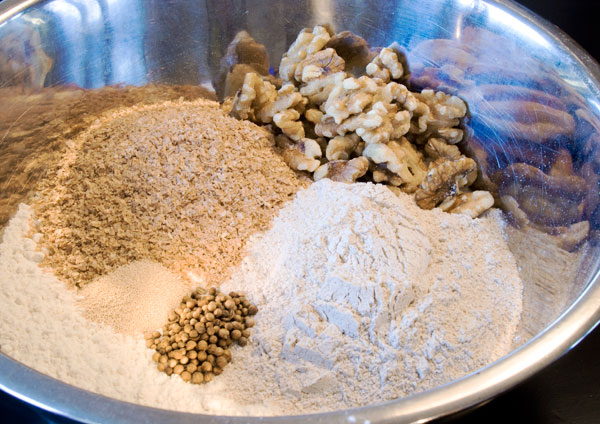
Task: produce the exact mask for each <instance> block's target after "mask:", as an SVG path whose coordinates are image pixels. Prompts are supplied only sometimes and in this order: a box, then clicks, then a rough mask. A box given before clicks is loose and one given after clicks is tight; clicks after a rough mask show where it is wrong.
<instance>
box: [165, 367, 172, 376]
mask: <svg viewBox="0 0 600 424" xmlns="http://www.w3.org/2000/svg"><path fill="white" fill-rule="evenodd" d="M165 374H167V375H171V374H173V368H171V367H166V368H165Z"/></svg>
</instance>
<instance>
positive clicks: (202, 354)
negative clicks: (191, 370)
mask: <svg viewBox="0 0 600 424" xmlns="http://www.w3.org/2000/svg"><path fill="white" fill-rule="evenodd" d="M207 356H208V354H207V353H206V352H205V351H201V352H198V356H197V357H196V360H197V361H199V362H202V361H206V358H207Z"/></svg>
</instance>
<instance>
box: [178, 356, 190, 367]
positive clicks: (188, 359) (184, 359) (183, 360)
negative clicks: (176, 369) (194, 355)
mask: <svg viewBox="0 0 600 424" xmlns="http://www.w3.org/2000/svg"><path fill="white" fill-rule="evenodd" d="M188 362H190V358H188V357H187V356H184V357H183V358H181V359H180V360H179V363H180V364H183V365H185V364H187V363H188Z"/></svg>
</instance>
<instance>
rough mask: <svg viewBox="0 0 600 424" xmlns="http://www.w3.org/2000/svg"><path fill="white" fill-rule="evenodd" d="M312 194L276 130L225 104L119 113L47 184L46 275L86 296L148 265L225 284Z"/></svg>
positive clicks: (99, 125) (41, 207)
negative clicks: (253, 240) (297, 199)
mask: <svg viewBox="0 0 600 424" xmlns="http://www.w3.org/2000/svg"><path fill="white" fill-rule="evenodd" d="M306 184H307V183H305V182H302V181H301V180H299V179H298V177H297V176H296V174H294V172H293V171H292V170H290V169H289V167H288V166H287V165H286V164H285V163H284V162H283V160H282V159H281V157H280V156H279V155H278V154H277V152H275V150H274V142H273V138H272V136H271V135H270V134H269V132H268V131H267V130H265V129H263V128H260V127H258V126H256V125H254V124H252V123H249V122H241V121H238V120H236V119H233V118H229V117H227V116H226V115H225V114H224V113H223V112H222V111H221V109H220V108H219V105H218V103H215V102H212V101H207V100H196V101H192V102H183V101H178V102H165V103H162V104H159V105H150V106H134V107H131V108H126V109H119V110H116V111H113V112H111V113H108V114H106V115H105V116H104V117H103V118H102V119H100V120H97V121H96V122H95V123H94V124H93V125H92V126H91V127H90V129H89V130H87V131H85V132H83V133H82V134H81V135H80V136H79V137H77V138H76V139H75V140H73V141H72V142H71V144H70V146H69V147H68V149H67V153H66V154H65V156H64V157H63V159H62V160H61V162H60V164H59V169H58V171H57V172H56V174H55V176H54V177H53V178H51V179H49V180H48V181H45V182H44V183H43V184H42V187H41V190H40V195H39V197H38V198H37V199H36V200H35V203H34V207H35V209H36V215H37V216H38V217H39V219H40V223H41V224H40V227H41V228H40V229H39V231H40V232H41V233H42V234H44V237H43V238H42V240H41V242H40V244H41V246H42V247H45V248H46V249H47V250H48V254H47V255H46V259H45V262H44V263H45V265H48V266H50V267H52V268H53V269H54V271H55V273H56V274H57V275H58V276H59V277H61V278H63V279H64V280H66V281H68V282H69V283H71V284H75V285H79V286H81V285H83V284H85V283H87V282H89V281H91V280H92V279H94V278H95V277H97V276H100V275H103V274H106V273H108V272H110V271H112V270H113V269H115V268H117V267H118V266H121V265H125V264H128V263H131V262H133V261H137V260H142V259H149V260H152V261H156V262H159V263H161V264H163V265H166V266H168V267H170V268H172V269H173V270H175V271H178V272H182V273H189V272H193V273H192V274H190V276H191V278H192V279H193V280H200V281H205V282H206V283H210V284H214V283H219V282H220V281H222V280H223V279H224V278H226V277H227V275H228V268H230V267H231V266H232V265H235V264H237V263H238V262H239V261H240V259H241V256H240V255H241V251H242V248H243V247H244V244H245V242H246V240H247V239H248V237H250V236H251V235H252V234H254V233H256V232H258V231H262V230H265V229H267V228H268V227H269V224H270V222H271V219H272V217H273V216H274V215H275V214H276V212H277V211H278V209H279V208H280V207H281V206H282V205H283V204H284V203H285V202H286V201H287V200H288V199H291V198H292V197H293V195H294V194H295V193H296V191H298V189H300V188H301V187H303V186H305V185H306Z"/></svg>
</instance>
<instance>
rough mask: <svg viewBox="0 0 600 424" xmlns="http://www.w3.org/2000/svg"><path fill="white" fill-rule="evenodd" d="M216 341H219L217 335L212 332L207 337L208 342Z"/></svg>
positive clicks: (213, 342)
mask: <svg viewBox="0 0 600 424" xmlns="http://www.w3.org/2000/svg"><path fill="white" fill-rule="evenodd" d="M218 341H219V338H218V337H217V336H215V335H214V334H213V335H212V336H210V337H209V338H208V342H209V343H212V344H215V343H217V342H218Z"/></svg>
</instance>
